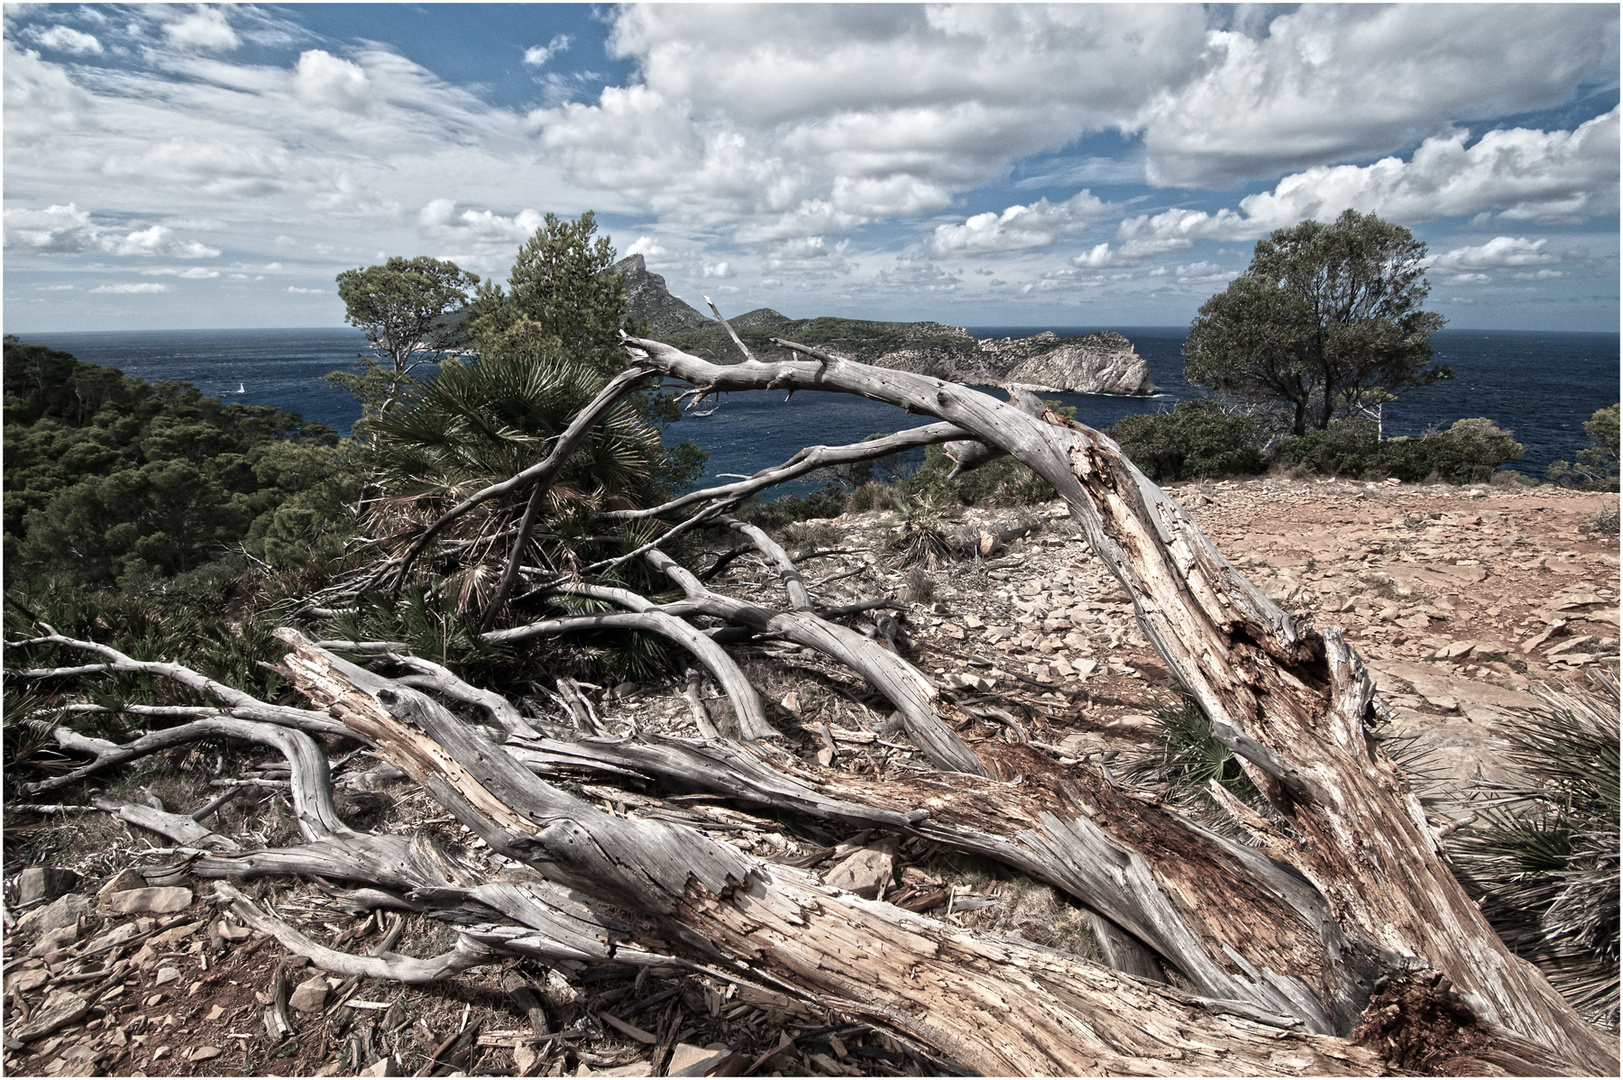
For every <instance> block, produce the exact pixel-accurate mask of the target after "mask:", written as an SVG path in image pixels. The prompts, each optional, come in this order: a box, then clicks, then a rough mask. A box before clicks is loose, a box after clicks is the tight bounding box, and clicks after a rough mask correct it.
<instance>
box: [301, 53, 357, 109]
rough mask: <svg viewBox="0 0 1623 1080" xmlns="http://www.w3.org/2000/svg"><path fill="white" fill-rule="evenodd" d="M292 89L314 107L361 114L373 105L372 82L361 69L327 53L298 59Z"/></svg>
mask: <svg viewBox="0 0 1623 1080" xmlns="http://www.w3.org/2000/svg"><path fill="white" fill-rule="evenodd" d="M293 86H294V90H295V91H296V92H297V94H298V96H299V99H300V100H301V101H305V102H308V103H309V104H311V105H320V106H325V107H327V108H332V109H339V110H341V111H343V112H353V113H359V112H365V111H366V110H367V109H368V108H369V107H370V106H371V104H372V84H371V80H370V79H369V78H368V77H367V74H366V71H365V70H364V69H362V67H361V65H359V64H357V63H355V62H354V61H352V60H345V59H343V58H342V57H337V56H334V55H333V54H332V53H330V52H328V51H327V50H325V49H310V50H309V51H307V52H304V53H301V54H300V55H299V62H298V65H297V66H296V67H295V68H294V75H293Z"/></svg>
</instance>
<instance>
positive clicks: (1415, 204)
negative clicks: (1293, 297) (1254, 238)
mask: <svg viewBox="0 0 1623 1080" xmlns="http://www.w3.org/2000/svg"><path fill="white" fill-rule="evenodd" d="M1468 138H1469V137H1468V134H1467V133H1466V132H1464V131H1452V132H1449V133H1448V134H1446V135H1438V136H1434V137H1432V138H1429V139H1427V140H1426V141H1425V142H1423V143H1421V144H1420V147H1419V149H1417V150H1416V151H1415V152H1414V157H1413V158H1412V159H1411V160H1410V161H1407V162H1405V161H1402V160H1400V159H1398V158H1383V159H1381V160H1380V161H1377V162H1375V163H1374V164H1373V165H1366V166H1355V165H1337V166H1333V167H1329V166H1320V167H1317V168H1313V169H1308V170H1306V171H1304V172H1300V173H1296V174H1295V175H1292V176H1287V177H1285V178H1284V179H1283V180H1281V181H1280V182H1279V183H1278V185H1276V186H1275V188H1274V190H1273V191H1271V192H1262V193H1259V194H1256V195H1251V196H1249V197H1247V198H1245V199H1242V200H1241V201H1240V206H1241V208H1242V209H1243V210H1244V211H1245V212H1246V214H1247V216H1249V217H1250V218H1252V219H1253V220H1255V221H1257V222H1258V223H1268V227H1270V228H1279V227H1281V226H1282V225H1285V224H1293V223H1295V222H1297V221H1299V220H1301V219H1302V218H1306V217H1313V218H1318V219H1319V220H1321V221H1322V220H1328V219H1330V218H1331V217H1334V216H1335V215H1336V214H1338V213H1340V212H1341V211H1342V210H1344V209H1346V208H1347V207H1352V208H1353V209H1355V210H1360V211H1364V212H1373V213H1377V214H1380V215H1381V216H1382V217H1390V218H1396V219H1399V220H1402V221H1409V222H1415V221H1429V220H1431V219H1433V218H1439V217H1456V216H1465V215H1468V214H1475V213H1478V212H1480V211H1498V216H1499V217H1501V218H1510V219H1513V220H1518V221H1538V222H1556V221H1566V222H1571V221H1579V220H1582V219H1583V218H1586V217H1589V216H1592V215H1596V214H1606V213H1616V212H1617V205H1618V152H1619V144H1618V110H1617V109H1616V108H1614V109H1612V111H1611V112H1608V113H1605V114H1603V115H1601V116H1597V117H1595V118H1594V119H1593V120H1589V121H1587V122H1585V123H1583V124H1581V125H1579V126H1578V128H1577V129H1576V130H1573V131H1535V130H1530V129H1528V128H1511V129H1508V130H1499V131H1490V132H1488V133H1487V134H1485V135H1483V136H1482V138H1481V139H1480V140H1479V141H1478V142H1477V143H1476V145H1474V146H1471V147H1469V148H1468V147H1467V146H1466V145H1465V144H1466V142H1467V141H1468Z"/></svg>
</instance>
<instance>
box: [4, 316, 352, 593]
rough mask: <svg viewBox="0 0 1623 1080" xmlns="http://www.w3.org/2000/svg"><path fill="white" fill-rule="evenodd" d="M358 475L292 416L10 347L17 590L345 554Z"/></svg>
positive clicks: (9, 564) (8, 509)
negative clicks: (35, 584) (28, 581)
mask: <svg viewBox="0 0 1623 1080" xmlns="http://www.w3.org/2000/svg"><path fill="white" fill-rule="evenodd" d="M354 475H355V473H354V470H353V468H352V467H351V464H350V462H349V461H348V458H347V452H346V451H345V450H342V449H340V447H339V444H338V438H337V435H336V434H335V433H334V432H333V431H332V430H331V429H330V428H327V427H325V426H323V425H321V424H316V423H304V422H301V420H300V418H299V417H298V416H297V415H296V414H294V413H289V412H284V411H282V410H280V409H274V408H270V407H268V406H263V405H241V404H236V403H232V404H229V405H225V404H221V402H220V401H219V399H217V398H210V397H204V396H203V394H202V393H201V392H200V391H198V390H197V388H196V387H194V386H191V385H190V384H188V383H181V382H159V383H147V382H142V381H141V380H139V379H132V378H129V377H127V376H125V375H124V374H123V373H122V372H120V371H119V370H118V369H116V368H110V367H99V366H97V365H94V364H86V363H83V362H81V361H79V360H76V359H75V358H74V357H73V356H71V355H69V354H68V353H64V352H57V351H55V350H52V349H47V348H44V347H42V346H38V345H25V344H22V343H20V342H17V341H14V340H10V339H8V340H7V341H6V343H5V489H6V497H5V557H6V581H7V585H8V587H9V586H10V585H11V584H13V583H15V582H17V581H19V580H21V579H25V578H38V577H43V576H48V575H63V576H64V577H66V578H67V579H69V580H71V581H72V582H74V583H76V584H79V585H85V586H96V587H100V586H110V585H113V584H115V583H124V584H139V583H143V582H148V581H156V580H160V579H164V578H168V577H171V576H173V575H175V574H181V573H187V572H190V571H195V570H197V569H198V568H199V567H202V566H204V565H206V564H208V563H210V562H212V561H214V560H217V559H219V558H220V557H221V556H222V555H224V554H225V553H227V552H229V551H231V550H233V549H235V548H238V547H241V548H243V549H244V550H245V551H247V552H248V553H250V554H252V555H254V556H255V557H258V558H262V559H265V560H267V561H269V562H271V563H276V564H291V563H293V562H295V561H300V560H303V559H305V558H307V557H310V555H311V554H312V553H313V552H315V553H319V552H322V551H325V552H327V553H328V554H329V555H330V554H336V551H337V545H341V543H342V538H343V537H344V536H345V535H347V525H346V524H345V522H346V520H347V517H348V514H347V511H346V505H347V504H348V503H349V502H350V501H352V500H353V499H354V497H355V494H356V486H355V481H354V479H353V477H354Z"/></svg>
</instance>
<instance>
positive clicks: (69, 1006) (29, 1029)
mask: <svg viewBox="0 0 1623 1080" xmlns="http://www.w3.org/2000/svg"><path fill="white" fill-rule="evenodd" d="M88 1012H90V1002H89V1000H88V999H86V998H84V997H81V996H80V995H78V994H75V993H74V992H73V991H72V990H52V991H51V994H50V996H49V997H47V998H46V999H45V1004H43V1005H41V1006H40V1007H39V1008H38V1009H37V1010H36V1011H35V1012H34V1014H33V1015H32V1016H30V1017H29V1018H28V1022H27V1023H26V1024H23V1025H22V1026H21V1027H19V1028H17V1029H15V1030H14V1031H11V1032H10V1035H11V1036H12V1038H14V1039H17V1040H18V1041H19V1042H32V1041H33V1040H35V1039H43V1038H44V1037H45V1036H47V1035H49V1034H50V1033H51V1032H53V1031H56V1030H57V1029H58V1028H65V1027H67V1026H68V1025H69V1024H76V1023H78V1022H79V1021H80V1020H83V1019H84V1018H85V1014H87V1013H88Z"/></svg>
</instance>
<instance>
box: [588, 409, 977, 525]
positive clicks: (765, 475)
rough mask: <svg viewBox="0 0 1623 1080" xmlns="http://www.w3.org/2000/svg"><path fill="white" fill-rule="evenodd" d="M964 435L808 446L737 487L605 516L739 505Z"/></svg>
mask: <svg viewBox="0 0 1623 1080" xmlns="http://www.w3.org/2000/svg"><path fill="white" fill-rule="evenodd" d="M963 434H964V431H963V429H962V428H960V427H958V426H957V425H956V424H926V425H924V426H923V427H916V428H908V429H907V430H906V431H898V432H896V433H895V434H894V435H886V436H885V437H884V438H882V439H871V440H869V441H867V442H859V443H849V444H847V445H845V446H808V447H806V448H805V449H804V450H801V451H799V452H798V453H796V454H795V455H794V457H792V458H790V459H789V460H788V461H786V462H784V463H783V464H782V465H775V466H773V467H772V468H769V469H762V470H761V471H760V472H758V473H756V474H755V475H754V476H751V477H749V478H747V479H744V480H740V481H739V482H738V483H736V484H723V485H721V486H720V487H713V488H705V489H704V490H702V491H691V492H689V493H688V494H686V495H683V496H681V497H680V498H676V499H672V500H671V501H670V502H667V503H662V504H661V505H659V506H654V507H649V508H648V509H645V510H610V511H608V512H607V513H605V514H602V515H601V516H602V517H603V518H604V520H607V521H640V520H643V519H645V518H651V517H659V516H660V515H661V514H666V513H669V512H670V511H672V510H680V509H681V508H682V507H684V506H691V505H692V504H693V503H696V502H703V501H704V500H706V499H727V500H729V501H736V500H739V499H744V498H748V497H749V496H751V495H753V494H755V493H756V492H758V491H764V490H766V489H767V488H770V487H774V486H776V485H778V484H782V483H785V482H787V481H789V480H793V479H795V478H796V477H798V476H805V475H806V474H807V473H810V472H816V471H817V470H818V469H827V468H830V467H832V466H835V465H851V464H854V463H856V462H859V461H871V460H873V459H874V458H880V457H888V456H890V455H891V454H899V453H902V452H903V451H906V450H914V449H917V448H918V447H921V446H933V445H935V444H937V443H944V442H951V441H952V440H954V439H959V438H962V437H963Z"/></svg>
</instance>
